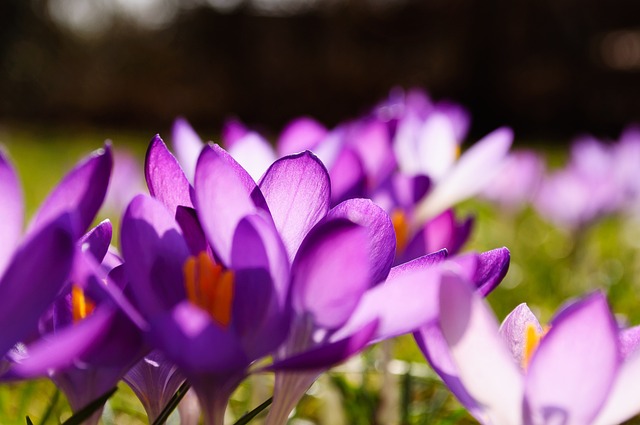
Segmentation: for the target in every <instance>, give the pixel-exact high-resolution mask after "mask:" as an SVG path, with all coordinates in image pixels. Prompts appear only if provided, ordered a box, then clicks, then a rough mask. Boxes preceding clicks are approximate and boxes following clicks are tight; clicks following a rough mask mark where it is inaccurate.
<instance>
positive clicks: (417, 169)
mask: <svg viewBox="0 0 640 425" xmlns="http://www.w3.org/2000/svg"><path fill="white" fill-rule="evenodd" d="M469 121H470V118H469V114H468V113H467V112H466V111H465V110H464V109H463V108H462V107H460V106H459V105H455V104H452V103H449V102H438V103H436V102H432V101H431V100H430V99H429V98H428V96H427V95H426V94H425V93H424V92H422V91H420V90H410V91H408V92H406V93H405V92H403V91H399V90H396V91H394V92H392V94H391V95H390V97H389V98H388V99H387V100H385V101H384V102H382V103H380V104H379V105H377V106H376V107H375V108H373V109H372V110H371V111H370V112H369V113H367V114H365V115H364V116H362V117H359V118H358V119H355V120H350V121H346V122H343V123H340V124H338V125H337V126H336V127H335V128H333V129H327V128H326V127H324V126H323V125H321V124H320V123H318V122H317V121H315V120H314V119H312V118H309V117H301V118H298V119H295V120H293V121H291V122H290V123H289V124H288V125H287V126H286V127H285V128H284V129H283V130H282V132H281V133H280V135H279V137H278V139H277V141H276V145H275V147H272V146H271V145H270V144H269V142H268V141H267V140H266V138H264V137H263V136H262V135H260V134H259V133H257V132H255V131H252V130H250V129H248V128H247V127H245V126H244V125H243V124H241V123H240V122H238V121H237V120H231V121H229V122H228V123H227V125H226V127H225V130H224V131H223V134H222V141H223V144H224V145H225V147H226V148H227V149H228V151H229V153H230V154H231V155H232V156H233V157H234V158H235V159H236V160H237V161H238V162H239V163H240V164H241V165H242V166H243V167H244V168H245V169H246V170H247V171H248V172H249V174H250V175H251V176H252V177H253V178H254V180H258V179H259V178H260V177H261V176H262V174H263V173H264V172H265V171H266V170H267V168H268V167H269V166H270V164H271V163H272V162H273V161H274V160H275V159H276V158H279V157H283V156H286V155H290V154H293V153H297V152H300V151H303V150H310V151H313V152H314V153H315V154H316V155H317V156H318V158H319V159H320V160H321V161H322V163H323V164H324V165H325V167H326V168H327V170H328V173H329V175H330V177H331V205H332V206H335V205H337V204H338V203H340V202H342V201H344V200H346V199H350V198H368V199H372V200H373V201H374V202H375V203H376V204H378V205H380V206H381V207H382V208H383V209H384V210H385V211H387V213H389V214H390V216H391V217H392V220H393V224H394V227H395V229H396V235H397V236H398V246H397V263H400V262H405V261H409V260H411V259H414V258H417V257H419V256H421V255H424V254H427V253H429V252H432V251H434V250H436V249H441V248H447V249H448V251H449V252H450V253H456V252H457V251H458V250H459V249H460V248H461V246H462V245H463V243H464V241H466V239H467V238H468V236H469V234H470V230H471V226H472V219H471V218H470V217H469V218H466V219H464V220H462V221H460V220H458V219H457V218H456V217H455V214H454V212H453V210H452V207H453V206H454V205H455V204H457V203H458V202H460V201H463V200H465V199H468V198H470V197H472V196H474V195H476V194H478V193H479V192H480V191H481V190H482V189H484V188H485V186H487V184H488V183H489V182H490V181H491V179H492V178H493V176H494V175H495V174H496V172H497V171H498V170H499V168H500V165H501V164H502V162H503V161H504V159H505V156H506V155H507V152H508V150H509V147H510V145H511V142H512V138H513V135H512V132H511V130H509V129H507V128H500V129H498V130H496V131H494V132H492V133H490V134H489V135H487V136H485V137H484V138H483V139H482V140H480V141H478V142H476V143H475V144H474V145H473V146H472V147H471V148H469V149H467V150H466V151H465V152H463V153H462V154H461V145H462V142H463V141H464V138H465V136H466V133H467V129H468V126H469ZM172 136H173V137H172V139H173V140H172V141H173V146H174V149H175V151H176V156H177V158H178V160H179V162H180V164H182V166H183V168H184V169H185V174H186V175H187V178H188V179H189V180H191V179H192V177H193V170H195V163H196V161H197V156H198V154H199V152H200V149H201V148H202V145H203V143H202V141H201V139H200V138H199V137H198V135H197V134H196V133H195V132H194V130H193V129H192V128H191V127H190V126H189V124H188V123H187V122H186V121H185V120H184V119H178V120H177V121H176V122H175V124H174V129H173V135H172Z"/></svg>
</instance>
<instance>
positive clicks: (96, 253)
mask: <svg viewBox="0 0 640 425" xmlns="http://www.w3.org/2000/svg"><path fill="white" fill-rule="evenodd" d="M112 231H113V229H112V226H111V222H110V221H109V220H108V219H107V220H104V221H102V222H101V223H100V224H98V225H97V226H96V227H94V228H93V229H91V230H89V231H88V232H87V233H86V234H85V235H84V236H83V237H81V238H80V240H79V241H78V245H79V246H80V247H81V248H82V251H89V252H90V253H91V255H92V256H93V258H94V259H95V260H96V261H98V262H102V259H103V258H104V256H105V255H107V251H108V250H109V245H110V244H111V234H112Z"/></svg>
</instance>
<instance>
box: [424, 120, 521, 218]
mask: <svg viewBox="0 0 640 425" xmlns="http://www.w3.org/2000/svg"><path fill="white" fill-rule="evenodd" d="M512 140H513V132H512V131H511V130H510V129H508V128H499V129H497V130H495V131H494V132H492V133H490V134H489V135H487V136H485V137H484V138H483V139H482V140H480V141H478V142H477V143H476V144H475V145H473V146H472V147H471V148H470V149H469V150H468V151H466V152H465V153H464V154H463V155H462V156H461V157H460V159H459V160H458V161H457V163H456V164H455V166H453V167H452V169H451V170H450V171H449V172H448V173H447V174H446V176H444V177H443V178H442V179H441V180H440V181H439V182H438V184H437V185H436V186H435V188H434V189H433V190H432V191H431V193H429V195H428V196H427V197H426V198H425V200H424V201H422V202H421V204H420V205H419V206H418V208H417V211H416V217H417V219H418V221H425V220H427V219H429V218H431V217H434V216H436V215H438V214H439V213H440V212H442V211H444V210H446V209H447V208H450V207H451V206H453V205H455V204H456V203H457V202H460V201H462V200H464V199H467V198H468V197H470V196H473V195H475V194H477V193H478V192H480V191H481V190H482V189H484V187H485V185H486V184H488V183H489V182H490V181H491V179H492V178H493V177H494V175H495V172H496V171H497V170H499V169H500V167H499V165H500V164H501V163H502V161H503V160H504V158H505V156H506V155H507V152H508V151H509V147H510V146H511V142H512Z"/></svg>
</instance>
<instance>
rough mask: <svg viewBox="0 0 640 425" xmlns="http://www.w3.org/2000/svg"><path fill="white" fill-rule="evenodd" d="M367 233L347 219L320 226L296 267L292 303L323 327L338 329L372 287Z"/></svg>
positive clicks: (306, 245)
mask: <svg viewBox="0 0 640 425" xmlns="http://www.w3.org/2000/svg"><path fill="white" fill-rule="evenodd" d="M367 243H368V241H367V230H366V229H365V228H363V227H361V226H358V225H357V224H354V223H351V222H349V221H347V220H338V219H336V220H331V221H329V222H327V223H324V224H321V225H319V226H316V227H315V228H314V229H313V230H312V231H311V232H310V233H309V235H308V236H307V238H306V239H305V240H304V242H303V243H302V245H301V246H300V249H299V250H298V255H297V256H296V259H295V261H294V263H293V266H292V271H291V273H292V288H291V290H292V303H293V306H294V309H295V310H296V311H298V313H299V314H300V315H304V314H307V313H309V314H311V315H312V316H313V318H314V320H315V323H317V325H318V326H320V327H326V328H337V327H338V326H341V325H342V324H343V323H344V322H345V321H346V320H347V319H348V318H349V316H350V315H351V313H352V312H353V309H354V308H355V307H356V305H357V304H358V301H359V300H360V297H361V296H362V294H363V293H364V292H365V291H366V289H367V288H368V287H369V285H370V277H369V276H370V274H369V255H368V252H367V251H368V250H367V249H366V247H367Z"/></svg>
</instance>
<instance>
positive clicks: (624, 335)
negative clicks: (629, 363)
mask: <svg viewBox="0 0 640 425" xmlns="http://www.w3.org/2000/svg"><path fill="white" fill-rule="evenodd" d="M618 338H619V340H620V353H621V354H622V357H623V358H627V357H628V356H629V355H630V354H631V353H633V352H635V351H636V350H638V347H640V326H633V327H631V328H627V329H623V330H621V331H620V333H619V334H618Z"/></svg>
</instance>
